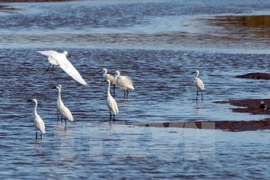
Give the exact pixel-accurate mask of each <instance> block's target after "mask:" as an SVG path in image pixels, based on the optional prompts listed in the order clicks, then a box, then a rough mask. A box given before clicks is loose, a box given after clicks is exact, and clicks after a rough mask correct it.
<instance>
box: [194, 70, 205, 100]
mask: <svg viewBox="0 0 270 180" xmlns="http://www.w3.org/2000/svg"><path fill="white" fill-rule="evenodd" d="M193 73H196V77H195V81H194V84H195V86H196V88H197V96H196V100H197V99H198V95H199V91H200V92H201V98H202V100H203V93H202V92H203V90H204V84H203V81H202V80H201V79H200V78H199V77H198V76H199V71H198V70H196V71H194V72H193Z"/></svg>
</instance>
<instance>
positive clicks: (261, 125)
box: [137, 119, 270, 132]
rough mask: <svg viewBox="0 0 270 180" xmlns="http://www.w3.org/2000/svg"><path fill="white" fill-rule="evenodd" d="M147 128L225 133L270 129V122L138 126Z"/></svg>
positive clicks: (172, 123) (214, 122) (152, 124)
mask: <svg viewBox="0 0 270 180" xmlns="http://www.w3.org/2000/svg"><path fill="white" fill-rule="evenodd" d="M137 125H138V126H145V127H160V128H168V127H170V128H194V129H213V130H215V129H219V130H223V131H233V132H234V131H254V130H263V129H270V120H269V119H266V120H262V121H208V122H171V123H169V122H166V123H149V124H137Z"/></svg>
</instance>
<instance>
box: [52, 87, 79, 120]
mask: <svg viewBox="0 0 270 180" xmlns="http://www.w3.org/2000/svg"><path fill="white" fill-rule="evenodd" d="M61 88H62V86H61V85H60V84H59V85H58V86H55V87H54V88H53V89H58V98H57V103H56V105H57V112H60V114H61V119H62V117H63V118H64V119H65V122H67V119H68V120H69V121H74V119H73V116H72V114H71V112H70V110H69V109H68V108H67V107H66V106H65V105H64V103H63V101H62V99H61Z"/></svg>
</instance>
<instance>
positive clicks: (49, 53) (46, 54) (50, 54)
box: [36, 50, 59, 57]
mask: <svg viewBox="0 0 270 180" xmlns="http://www.w3.org/2000/svg"><path fill="white" fill-rule="evenodd" d="M36 52H37V53H40V54H42V55H44V56H47V57H49V56H57V55H58V54H59V53H58V52H56V51H53V50H49V51H36Z"/></svg>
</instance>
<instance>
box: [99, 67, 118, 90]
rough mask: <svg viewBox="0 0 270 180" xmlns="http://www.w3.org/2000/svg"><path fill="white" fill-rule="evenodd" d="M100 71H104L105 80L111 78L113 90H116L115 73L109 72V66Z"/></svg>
mask: <svg viewBox="0 0 270 180" xmlns="http://www.w3.org/2000/svg"><path fill="white" fill-rule="evenodd" d="M99 72H103V75H102V76H103V77H104V79H105V80H107V79H108V80H110V83H111V85H113V92H115V79H114V77H113V75H111V74H108V70H107V68H103V69H102V70H100V71H98V72H97V73H99Z"/></svg>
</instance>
